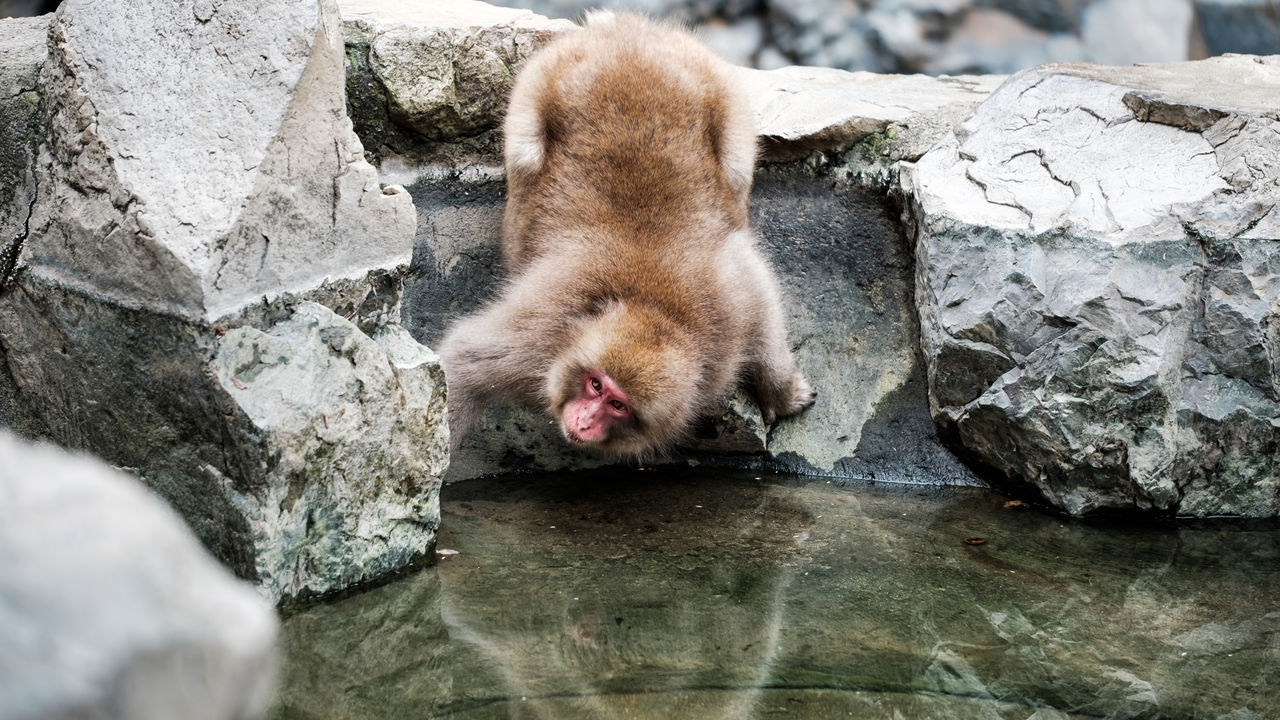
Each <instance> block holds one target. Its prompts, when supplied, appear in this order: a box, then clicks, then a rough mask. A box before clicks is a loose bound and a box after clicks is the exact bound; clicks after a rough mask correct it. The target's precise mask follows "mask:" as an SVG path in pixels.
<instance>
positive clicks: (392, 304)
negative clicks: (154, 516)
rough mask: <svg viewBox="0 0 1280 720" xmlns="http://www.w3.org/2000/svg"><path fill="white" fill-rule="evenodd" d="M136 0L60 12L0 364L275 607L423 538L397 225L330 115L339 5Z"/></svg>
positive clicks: (2, 293)
mask: <svg viewBox="0 0 1280 720" xmlns="http://www.w3.org/2000/svg"><path fill="white" fill-rule="evenodd" d="M143 5H144V6H145V7H143V6H137V5H133V6H129V7H128V8H125V7H124V6H120V5H116V4H110V3H94V2H88V1H87V0H68V2H65V3H64V4H63V5H62V7H61V9H60V10H59V12H58V13H57V14H56V15H55V16H54V17H53V20H52V27H51V28H50V30H49V33H48V36H47V37H48V46H47V47H48V49H49V60H48V63H47V65H46V66H45V67H44V69H43V74H42V75H41V79H40V88H39V92H40V93H41V95H42V100H41V102H42V105H41V110H40V112H39V113H38V115H37V116H36V117H37V119H38V125H37V130H36V132H37V133H38V135H39V137H40V138H41V140H42V142H41V143H40V145H39V153H38V157H37V159H36V162H35V167H34V172H33V177H34V178H35V186H36V187H38V192H36V193H35V199H34V203H33V204H32V205H31V206H30V217H29V218H23V220H24V222H25V224H26V226H27V227H29V232H28V233H27V234H26V235H25V236H20V237H19V240H18V241H17V242H18V246H19V248H18V249H20V256H19V259H20V263H21V269H20V270H19V271H18V272H17V274H16V276H15V277H14V279H13V280H12V282H10V283H8V284H7V285H6V286H5V287H4V288H3V290H0V352H2V353H3V360H4V361H5V375H6V376H7V377H8V378H11V380H12V383H13V386H15V387H16V388H17V390H18V391H20V394H21V396H22V398H21V399H22V402H23V404H24V406H25V407H27V408H29V409H30V410H31V411H32V412H33V414H34V415H36V416H37V419H38V421H39V423H41V424H42V425H43V426H44V429H45V432H47V434H48V435H49V436H50V437H51V438H52V439H54V440H56V441H57V442H58V443H60V444H62V445H65V446H68V447H76V448H85V449H88V450H92V451H94V452H96V453H98V454H100V455H102V456H103V457H105V458H106V459H108V460H109V461H110V462H112V463H115V464H117V465H121V466H125V467H129V468H132V469H135V470H136V471H137V472H138V473H139V474H141V475H142V476H143V477H144V478H145V479H146V480H147V482H148V483H150V484H151V485H152V486H153V487H155V488H156V489H157V490H158V491H159V492H160V493H161V494H162V495H163V496H164V497H166V498H167V499H168V500H169V501H170V502H171V503H173V505H174V506H175V507H177V508H178V509H179V510H180V511H181V512H182V513H183V515H184V516H185V517H186V518H187V519H188V521H189V522H190V523H191V524H192V526H193V527H194V528H195V530H196V531H197V533H198V534H199V535H200V537H201V539H202V540H204V542H205V543H206V544H207V545H208V546H209V547H210V548H211V549H212V550H213V551H214V553H215V554H216V555H217V556H218V557H219V558H220V559H222V560H223V561H224V562H226V563H227V564H228V565H229V566H230V567H232V568H233V569H234V570H235V571H236V572H237V573H238V574H240V575H241V576H242V577H245V578H250V579H254V580H257V581H258V582H259V583H260V584H261V585H262V587H263V590H264V592H265V593H266V594H267V595H268V596H270V597H271V598H273V599H277V600H283V599H289V598H296V597H304V596H307V595H310V594H313V593H322V592H326V591H330V590H335V589H339V588H343V587H348V586H350V585H352V584H354V583H358V582H361V581H364V580H368V579H370V578H373V577H376V576H378V575H382V574H385V573H388V572H391V571H394V570H396V569H398V568H400V567H402V566H404V565H405V564H406V563H407V562H409V561H410V560H411V559H412V558H414V557H416V556H419V555H421V554H422V553H425V552H426V551H427V550H428V549H429V548H430V547H431V544H432V543H433V541H434V536H435V535H434V532H435V527H436V525H437V524H438V497H437V491H438V484H439V477H440V476H441V475H442V474H443V472H444V469H445V467H446V465H447V457H446V447H447V430H446V428H445V422H444V416H443V413H444V387H443V380H442V377H441V374H440V369H439V365H438V362H437V359H436V357H435V355H434V354H433V353H432V352H431V351H430V350H429V349H427V348H424V347H422V346H419V345H417V344H416V343H414V342H412V341H411V340H409V339H408V337H407V335H406V334H405V333H404V331H403V330H402V329H401V328H399V326H398V324H397V323H398V318H399V289H400V284H401V280H400V274H399V273H400V272H401V270H402V266H403V265H404V264H406V263H407V262H408V260H409V258H410V254H411V249H412V238H413V233H414V225H415V214H414V211H413V206H412V201H411V200H410V198H409V195H408V194H407V193H406V192H405V191H404V190H403V188H400V187H397V186H391V187H387V188H385V189H384V188H382V187H381V186H380V185H379V183H378V177H377V172H376V171H375V169H374V168H373V167H372V166H370V165H369V164H368V163H367V162H365V160H364V158H363V147H362V145H361V143H360V141H359V139H358V138H357V137H356V136H355V134H354V133H353V132H352V130H351V125H350V121H349V120H348V119H347V117H346V115H345V112H344V98H343V92H342V88H343V44H342V36H341V25H340V21H339V19H338V14H337V8H336V6H335V5H334V4H333V2H332V0H320V1H316V0H310V1H308V0H289V1H287V2H286V1H282V2H276V3H272V5H271V7H272V11H271V12H269V13H265V14H264V13H262V12H260V8H259V5H258V4H256V3H250V2H241V1H239V0H229V1H227V2H222V3H220V4H218V5H216V6H214V5H210V4H208V3H204V2H200V1H198V0H188V1H186V2H178V3H171V2H168V1H167V0H165V1H162V0H154V1H153V2H147V3H144V4H143ZM175 57H181V58H182V62H174V58H175ZM0 389H2V388H0Z"/></svg>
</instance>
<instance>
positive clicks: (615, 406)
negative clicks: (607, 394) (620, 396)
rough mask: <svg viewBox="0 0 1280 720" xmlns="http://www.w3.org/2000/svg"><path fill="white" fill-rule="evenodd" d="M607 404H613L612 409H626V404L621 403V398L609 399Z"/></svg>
mask: <svg viewBox="0 0 1280 720" xmlns="http://www.w3.org/2000/svg"><path fill="white" fill-rule="evenodd" d="M609 404H610V405H612V406H613V409H614V410H624V411H625V410H626V409H627V406H626V405H623V404H622V401H621V400H610V401H609Z"/></svg>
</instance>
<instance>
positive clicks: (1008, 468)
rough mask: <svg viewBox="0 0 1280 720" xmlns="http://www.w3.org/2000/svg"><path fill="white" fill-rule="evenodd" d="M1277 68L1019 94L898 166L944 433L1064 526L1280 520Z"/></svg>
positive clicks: (1233, 67)
mask: <svg viewBox="0 0 1280 720" xmlns="http://www.w3.org/2000/svg"><path fill="white" fill-rule="evenodd" d="M1276 97H1280V62H1277V60H1276V59H1274V58H1272V59H1263V58H1253V57H1243V56H1240V57H1229V58H1217V59H1213V60H1206V61H1202V62H1196V63H1179V64H1170V65H1152V66H1138V67H1133V68H1106V67H1098V66H1089V65H1064V66H1048V67H1045V68H1039V69H1036V70H1032V71H1027V72H1025V73H1021V74H1019V75H1017V76H1015V77H1013V78H1011V79H1010V80H1009V81H1008V82H1007V83H1006V84H1005V85H1004V86H1002V87H1001V89H1000V90H998V91H997V92H996V93H995V94H994V95H992V97H991V98H990V99H989V100H988V101H987V102H986V103H984V104H983V105H982V106H981V107H979V109H978V110H977V112H975V114H974V115H973V117H972V118H970V119H969V120H967V121H966V122H965V123H964V124H963V125H961V126H960V127H959V128H958V129H957V130H956V132H955V133H954V135H952V136H950V137H948V138H946V139H944V140H943V142H941V143H940V144H939V145H938V146H937V147H935V148H934V149H933V150H931V151H930V152H929V153H928V154H926V155H925V156H924V157H923V158H922V159H921V160H920V161H919V163H918V164H917V165H916V166H914V167H912V168H905V169H904V171H903V176H902V177H903V187H904V192H905V193H906V194H907V195H908V198H909V201H910V202H909V209H908V214H909V216H910V220H911V222H912V223H913V227H914V234H915V241H916V259H917V271H916V275H917V290H916V299H917V302H918V304H919V307H920V318H921V326H922V328H921V330H922V335H923V339H922V343H923V349H924V354H925V358H926V361H927V362H928V365H929V376H928V377H929V392H930V400H931V405H932V409H933V413H934V417H935V419H936V420H937V421H938V422H939V423H940V424H942V425H943V426H944V428H945V429H946V430H947V431H948V432H950V433H954V434H955V436H956V437H957V438H958V440H959V442H960V443H962V445H963V446H964V448H965V449H966V450H967V451H968V452H969V453H971V454H972V455H973V456H974V457H975V458H976V459H978V460H980V461H981V462H983V463H986V464H988V465H990V466H992V467H993V468H995V469H996V470H997V471H999V472H1000V473H1002V474H1004V475H1006V476H1007V477H1008V478H1010V479H1011V480H1015V481H1016V482H1018V483H1020V484H1021V483H1025V484H1026V485H1029V486H1030V487H1033V488H1034V489H1035V490H1036V491H1038V492H1039V493H1040V494H1042V495H1043V496H1044V497H1045V498H1046V499H1047V500H1048V501H1050V502H1052V503H1053V504H1055V505H1057V506H1058V507H1061V508H1063V509H1064V510H1066V511H1068V512H1071V513H1075V514H1083V513H1087V512H1090V511H1093V510H1097V509H1101V508H1120V509H1130V508H1138V509H1151V510H1157V511H1160V512H1166V513H1175V512H1176V513H1185V514H1191V515H1197V516H1206V515H1217V514H1235V515H1245V516H1253V517H1263V516H1274V515H1276V514H1278V513H1280V492H1278V491H1277V487H1278V486H1280V464H1278V463H1277V458H1278V457H1280V452H1278V451H1280V363H1278V362H1277V358H1278V357H1280V350H1278V349H1277V348H1280V344H1278V342H1277V341H1278V340H1280V334H1278V333H1277V322H1278V320H1277V318H1280V209H1277V206H1276V197H1277V196H1278V194H1280V142H1277V140H1276V138H1277V137H1280V136H1278V135H1277V129H1280V113H1278V112H1277V109H1276V104H1275V98H1276Z"/></svg>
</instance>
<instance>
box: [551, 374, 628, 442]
mask: <svg viewBox="0 0 1280 720" xmlns="http://www.w3.org/2000/svg"><path fill="white" fill-rule="evenodd" d="M634 412H635V411H634V410H632V408H631V399H630V398H629V397H627V394H626V393H625V392H623V391H622V388H620V387H618V384H617V383H615V382H614V381H613V378H611V377H609V376H608V375H606V374H604V373H603V372H601V371H599V370H588V371H587V372H585V373H583V375H582V383H581V384H580V386H579V390H578V396H577V397H575V398H574V399H572V400H570V401H569V402H568V403H566V404H565V406H564V419H563V420H562V423H563V425H564V435H565V437H567V438H568V439H569V441H570V442H573V443H577V444H579V445H581V444H583V443H600V442H604V441H606V440H608V439H609V433H610V431H611V430H612V428H613V426H614V425H615V424H618V423H623V424H625V423H627V422H630V420H631V417H632V415H633V414H634Z"/></svg>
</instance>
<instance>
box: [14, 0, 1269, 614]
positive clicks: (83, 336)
mask: <svg viewBox="0 0 1280 720" xmlns="http://www.w3.org/2000/svg"><path fill="white" fill-rule="evenodd" d="M144 4H145V5H146V6H147V8H149V10H148V12H145V13H144V12H133V13H131V14H130V15H129V16H128V17H127V18H126V17H125V16H124V13H123V12H122V11H120V10H119V9H118V8H117V7H116V6H114V5H112V4H109V3H107V4H104V3H91V2H80V1H76V0H70V1H68V2H65V3H64V4H63V6H62V8H61V9H60V10H59V12H58V13H56V14H55V15H53V16H46V17H43V18H35V19H30V20H22V21H18V20H5V21H0V85H2V86H3V89H4V92H3V93H0V135H3V142H2V143H0V147H3V148H4V150H3V152H2V154H0V174H2V175H3V176H4V177H5V178H8V179H9V182H6V183H4V184H2V185H0V229H3V231H4V235H3V237H2V238H0V241H2V242H3V244H0V277H2V278H3V286H2V287H0V353H2V356H0V360H2V361H3V362H2V363H0V422H2V423H3V424H4V425H8V426H11V427H14V428H16V429H18V430H19V431H21V432H23V433H24V434H27V435H37V436H44V437H48V438H50V439H52V440H54V441H55V442H57V443H58V444H61V445H63V446H68V447H73V448H80V449H85V450H88V451H91V452H93V453H96V454H98V455H101V456H103V457H104V458H106V459H107V460H108V461H109V462H111V463H113V464H115V465H117V466H122V467H126V468H129V469H132V470H133V471H135V472H136V473H137V474H139V475H140V476H141V477H143V478H144V479H145V481H146V482H147V483H148V484H149V485H150V486H151V487H152V488H154V489H155V490H157V491H158V492H159V493H160V494H161V495H162V496H164V497H165V498H166V499H168V500H169V501H170V502H171V503H172V504H173V505H174V506H175V507H176V508H177V509H178V510H179V511H180V512H181V513H182V514H183V515H184V517H185V518H186V519H187V520H188V522H189V523H190V524H191V525H192V527H193V528H194V529H195V530H196V532H197V534H198V535H199V536H200V538H201V539H202V540H203V541H204V543H205V544H206V545H207V546H208V547H210V548H211V549H212V550H213V551H214V553H215V554H216V555H217V556H218V557H219V558H220V559H221V560H222V561H223V562H224V563H226V564H227V565H228V566H230V567H231V568H232V569H234V570H235V571H236V572H237V573H238V574H239V575H240V576H242V577H245V578H248V579H251V580H253V581H255V582H257V583H258V584H259V586H260V587H261V588H262V589H263V592H264V593H265V594H266V595H267V596H268V597H270V598H271V599H272V600H276V601H287V600H290V599H296V598H302V597H307V596H310V595H313V594H317V593H325V592H329V591H333V590H338V589H341V588H344V587H349V586H351V585H353V584H358V583H360V582H363V581H366V580H370V579H373V578H375V577H378V576H381V575H385V574H387V573H389V572H392V571H394V570H395V569H397V568H399V567H403V566H404V565H406V564H408V563H410V562H411V561H412V560H413V559H414V558H415V557H418V556H420V555H422V554H423V553H425V552H427V551H428V550H429V549H430V547H431V545H432V543H433V541H434V537H435V529H436V527H437V524H438V522H439V511H438V493H439V488H440V484H441V482H442V480H444V479H445V478H446V476H447V478H448V479H452V480H465V479H468V478H472V477H476V476H479V475H485V474H490V473H495V472H505V471H539V470H562V469H573V468H581V467H587V466H590V465H593V464H596V463H597V462H598V461H597V460H596V459H594V458H592V457H590V456H584V455H581V454H578V453H576V452H574V451H572V450H570V449H569V448H567V447H565V446H564V445H563V443H562V442H561V441H560V440H559V439H558V438H557V437H555V434H554V433H553V432H551V429H550V428H549V427H548V426H547V424H546V420H545V419H544V418H541V417H539V416H538V415H537V414H535V413H532V412H530V411H528V410H526V409H521V408H495V409H494V410H493V411H492V412H491V413H490V414H489V416H487V417H486V422H485V424H486V425H487V427H483V428H481V429H480V430H478V431H477V432H476V433H474V434H473V435H472V436H470V438H469V439H468V441H467V443H466V445H465V446H464V448H463V451H462V452H461V453H460V454H459V455H458V457H455V458H448V457H447V456H446V455H447V453H446V451H445V448H446V447H447V436H446V432H447V431H446V428H445V421H444V417H443V397H444V387H443V375H442V372H441V368H440V367H439V363H438V361H437V359H436V356H435V354H434V353H433V352H432V350H431V349H430V348H431V347H433V346H434V345H435V344H436V343H437V341H438V339H439V337H440V333H441V330H442V328H443V327H444V325H445V324H446V323H447V322H448V321H449V320H450V319H451V318H452V317H454V316H456V315H457V314H459V313H462V312H465V311H467V310H468V309H470V308H472V307H474V306H475V305H477V304H478V303H480V302H482V301H483V300H484V299H485V298H486V297H487V296H488V294H489V293H490V292H492V288H493V287H494V283H495V281H496V280H497V279H498V278H499V277H500V276H501V270H500V268H499V266H498V261H497V226H498V220H499V217H500V215H501V211H502V205H503V182H502V173H501V168H500V163H499V160H498V154H497V149H498V137H497V125H498V121H499V119H500V117H501V113H502V110H503V102H504V98H505V96H506V93H507V91H508V90H509V88H510V83H511V79H512V77H513V76H514V73H515V72H516V71H518V69H519V66H520V64H521V63H522V62H523V61H524V60H525V59H526V58H527V57H528V56H529V55H530V54H531V53H532V52H534V51H536V50H537V48H538V47H540V46H541V45H543V44H545V43H546V42H548V41H549V40H550V39H551V38H553V37H554V36H555V35H556V34H557V33H563V32H575V29H574V27H573V26H572V25H571V24H569V23H565V22H563V21H550V20H547V19H545V18H540V17H538V16H535V15H533V14H531V13H528V12H523V11H515V10H502V9H497V8H493V7H490V6H488V5H485V4H483V3H479V2H474V1H472V0H448V1H444V2H435V3H429V4H417V5H414V6H412V8H410V9H406V7H405V4H404V3H396V2H391V1H390V0H346V1H345V2H343V3H340V4H339V3H335V2H334V1H333V0H318V1H315V2H306V1H303V0H296V1H290V2H284V1H283V0H282V1H281V2H277V3H274V4H273V11H272V12H269V13H264V12H259V11H258V10H256V9H255V8H256V7H257V6H254V7H252V8H251V7H250V6H249V5H248V4H246V3H243V2H240V1H239V0H227V1H226V2H222V3H220V4H217V5H216V6H214V5H212V4H209V3H206V2H202V1H200V0H189V1H187V2H178V3H172V2H168V1H167V0H165V1H163V2H162V1H161V0H146V2H144ZM160 30H163V32H160ZM175 56H180V57H182V58H183V62H181V63H174V62H173V58H174V57H175ZM1278 63H1280V61H1278V60H1277V59H1276V58H1274V57H1273V58H1259V57H1246V56H1237V57H1225V58H1217V59H1212V60H1207V61H1202V62H1196V63H1180V64H1173V65H1160V66H1146V67H1134V68H1106V67H1096V66H1084V65H1080V66H1046V67H1042V68H1038V69H1035V70H1031V71H1028V72H1025V73H1021V74H1019V75H1016V76H1013V77H1012V78H1009V79H1007V80H1006V79H1005V78H1002V77H951V78H947V77H943V78H929V77H923V76H887V75H872V74H866V73H847V72H842V71H835V70H824V69H818V68H784V69H781V70H775V71H768V72H762V71H754V70H743V71H742V73H743V80H744V82H746V83H748V84H749V85H750V86H751V96H752V97H753V98H755V100H756V102H757V108H756V112H757V120H758V124H759V128H760V139H761V148H762V163H761V167H760V170H759V174H758V177H757V181H756V186H755V187H756V189H755V198H754V210H753V212H754V220H755V224H756V227H757V228H758V230H759V232H760V234H761V236H762V238H763V240H764V243H765V245H766V247H767V249H768V251H769V253H770V255H771V256H772V258H773V260H774V262H775V263H776V264H777V266H778V268H779V269H780V271H781V273H782V275H783V283H784V289H785V292H786V295H787V298H788V312H789V315H790V326H791V330H792V339H793V341H794V343H795V345H796V347H797V354H798V357H799V361H800V364H801V366H802V368H803V370H804V371H805V372H806V373H807V374H808V376H809V377H810V378H811V379H812V380H813V381H814V383H815V385H817V386H818V387H819V388H820V390H821V398H820V400H819V402H818V404H817V405H815V406H814V407H813V408H812V409H811V410H810V411H808V412H807V413H806V414H805V415H803V416H801V417H800V418H797V419H791V420H788V421H785V422H783V423H780V424H778V425H776V426H775V427H772V428H769V427H766V426H764V425H763V424H762V423H761V421H760V417H759V414H758V412H757V411H756V410H755V408H754V407H753V406H752V404H751V402H750V401H749V400H748V399H747V398H745V397H743V396H738V397H734V398H730V399H728V400H727V401H726V404H725V406H724V408H723V411H722V412H720V413H718V414H716V415H714V416H712V417H709V418H707V419H706V421H705V422H704V423H703V424H702V426H700V427H699V428H698V431H697V433H696V437H695V438H694V439H693V440H692V441H691V442H690V447H689V449H688V452H687V454H686V455H683V456H681V457H679V458H675V459H674V460H675V461H677V462H682V463H697V464H713V465H722V466H731V467H745V468H751V469H761V470H780V471H787V472H800V473H812V474H818V475H824V476H828V477H836V478H848V479H859V480H877V481H880V480H892V481H907V482H922V483H951V484H977V483H980V482H982V481H983V480H991V481H995V482H999V483H1001V484H1003V485H1004V486H1005V487H1007V488H1008V489H1010V490H1011V491H1013V492H1020V493H1024V494H1030V495H1033V496H1035V497H1038V498H1041V499H1043V500H1045V501H1047V502H1049V503H1051V504H1053V505H1055V506H1056V507H1059V508H1062V509H1063V510H1066V511H1067V512H1071V513H1077V514H1083V513H1088V512H1091V511H1096V510H1100V509H1141V510H1152V511H1158V512H1162V513H1183V514H1191V515H1199V516H1205V515H1218V514H1232V515H1244V516H1254V517H1268V516H1275V515H1277V514H1278V511H1280V495H1278V493H1280V483H1278V480H1280V477H1278V475H1280V469H1278V468H1277V463H1276V460H1275V458H1276V457H1277V451H1278V450H1280V448H1278V447H1277V445H1278V444H1280V304H1278V303H1280V210H1277V206H1276V204H1275V203H1276V198H1277V197H1280V186H1278V183H1280V132H1277V131H1278V130H1280V114H1278V112H1277V109H1276V103H1275V101H1274V100H1275V98H1276V97H1280V66H1278ZM344 79H345V90H346V92H345V104H344V92H343V89H344ZM344 107H345V112H344ZM142 109H145V110H142ZM353 128H354V131H353ZM939 428H940V429H941V436H940V435H939ZM957 453H958V454H959V455H962V456H964V458H965V460H966V461H967V462H968V464H964V463H962V462H961V461H960V460H958V459H957ZM446 468H447V471H446ZM970 468H978V469H979V471H980V474H981V477H982V479H979V476H978V475H975V473H974V472H973V471H972V470H971V469H970Z"/></svg>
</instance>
